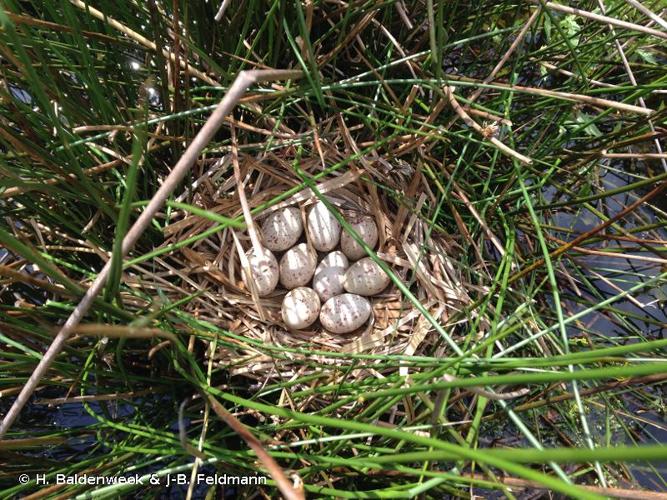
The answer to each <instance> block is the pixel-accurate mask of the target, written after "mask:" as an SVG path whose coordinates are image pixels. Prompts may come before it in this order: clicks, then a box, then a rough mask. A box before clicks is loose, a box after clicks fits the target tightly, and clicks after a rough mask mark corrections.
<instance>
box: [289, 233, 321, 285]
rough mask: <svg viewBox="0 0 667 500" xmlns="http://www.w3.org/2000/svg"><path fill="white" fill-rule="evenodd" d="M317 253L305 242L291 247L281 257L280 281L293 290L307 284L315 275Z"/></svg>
mask: <svg viewBox="0 0 667 500" xmlns="http://www.w3.org/2000/svg"><path fill="white" fill-rule="evenodd" d="M316 264H317V255H316V254H315V252H313V251H312V250H310V249H309V248H308V245H307V244H305V243H300V244H298V245H296V246H294V247H292V248H290V249H289V250H288V251H287V252H285V254H284V255H283V257H282V259H280V283H281V284H282V285H283V286H284V287H285V288H287V289H288V290H291V289H292V288H296V287H298V286H305V285H306V284H308V282H309V281H310V279H311V278H312V277H313V273H314V272H315V265H316Z"/></svg>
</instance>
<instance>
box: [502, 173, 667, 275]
mask: <svg viewBox="0 0 667 500" xmlns="http://www.w3.org/2000/svg"><path fill="white" fill-rule="evenodd" d="M666 188H667V182H663V183H661V184H659V185H658V186H656V187H655V188H653V189H652V190H651V191H649V192H648V193H647V194H645V195H644V196H642V197H641V198H639V199H638V200H636V201H635V202H634V203H632V204H630V205H628V206H627V207H625V208H624V209H623V210H621V211H620V212H618V213H617V214H616V215H614V216H613V217H610V218H609V219H607V220H606V221H605V222H603V223H602V224H600V225H598V226H596V227H594V228H593V229H591V230H590V231H586V232H585V233H583V234H580V235H579V236H577V237H576V238H575V239H573V240H572V241H569V242H567V243H566V244H564V245H562V246H560V247H558V248H557V249H556V250H553V251H552V252H550V253H549V258H550V259H554V258H556V257H558V256H559V255H562V254H564V253H565V252H567V251H568V250H570V249H572V248H573V247H575V246H577V245H578V244H579V243H582V242H584V241H586V240H587V239H589V238H590V237H592V236H595V235H596V234H597V233H599V232H600V231H602V230H603V229H605V228H607V227H609V226H611V225H612V224H613V223H614V222H616V221H618V220H620V219H622V218H623V217H625V216H626V215H628V214H629V213H630V212H632V211H634V210H635V209H636V208H637V207H639V206H640V205H642V204H643V203H646V202H647V201H649V200H650V199H652V198H654V197H655V196H656V195H658V194H660V193H661V192H662V191H664V190H665V189H666ZM544 262H545V260H544V258H543V257H540V258H539V259H537V260H536V261H535V262H533V263H532V264H530V265H528V266H526V267H524V268H523V269H522V270H521V271H519V272H518V273H516V274H514V275H512V276H510V278H509V280H508V284H512V283H514V282H515V281H516V280H518V279H520V278H522V277H524V276H526V275H527V274H528V273H530V272H532V271H534V270H535V269H537V268H538V267H540V266H542V265H543V264H544Z"/></svg>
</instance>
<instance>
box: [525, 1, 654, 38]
mask: <svg viewBox="0 0 667 500" xmlns="http://www.w3.org/2000/svg"><path fill="white" fill-rule="evenodd" d="M529 1H530V2H531V3H533V4H535V5H544V6H545V7H547V8H548V9H551V10H555V11H558V12H564V13H566V14H573V15H575V16H579V17H584V18H586V19H591V20H593V21H599V22H601V23H607V24H611V25H613V26H618V27H619V28H625V29H629V30H634V31H639V32H640V33H646V34H647V35H653V36H655V37H658V38H662V39H664V40H667V33H664V32H662V31H658V30H655V29H653V28H647V27H646V26H642V25H641V24H635V23H629V22H627V21H621V20H620V19H615V18H613V17H608V16H601V15H600V14H595V13H593V12H588V11H587V10H581V9H575V8H574V7H568V6H567V5H561V4H559V3H554V2H542V1H541V0H529Z"/></svg>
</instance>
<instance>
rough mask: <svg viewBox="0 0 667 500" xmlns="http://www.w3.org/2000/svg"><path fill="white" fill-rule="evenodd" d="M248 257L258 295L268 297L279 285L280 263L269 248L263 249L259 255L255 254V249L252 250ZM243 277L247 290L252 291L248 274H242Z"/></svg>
mask: <svg viewBox="0 0 667 500" xmlns="http://www.w3.org/2000/svg"><path fill="white" fill-rule="evenodd" d="M246 255H247V256H248V264H249V265H250V271H251V273H252V277H253V282H254V283H255V287H256V288H257V293H258V294H259V296H260V297H266V296H267V295H269V294H270V293H271V292H273V290H275V288H276V285H277V284H278V276H279V271H278V261H277V260H276V258H275V257H274V255H273V252H271V250H269V249H267V248H261V249H260V252H259V253H258V252H255V250H254V249H250V250H249V251H248V252H247V253H246ZM241 276H242V278H243V283H244V284H245V286H246V288H248V289H250V286H249V285H248V277H247V276H246V273H245V272H241Z"/></svg>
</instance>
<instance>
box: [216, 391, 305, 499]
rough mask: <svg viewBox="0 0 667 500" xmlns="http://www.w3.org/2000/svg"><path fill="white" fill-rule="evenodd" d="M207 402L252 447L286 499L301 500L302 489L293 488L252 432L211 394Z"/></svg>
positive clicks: (302, 497) (302, 495)
mask: <svg viewBox="0 0 667 500" xmlns="http://www.w3.org/2000/svg"><path fill="white" fill-rule="evenodd" d="M208 402H209V403H210V404H211V408H213V411H214V412H215V413H216V415H218V417H220V419H221V420H222V421H223V422H225V423H226V424H227V425H228V426H230V427H231V428H232V430H234V432H236V433H237V434H238V435H239V436H241V438H243V440H244V441H245V442H246V443H247V444H248V446H250V448H252V450H253V451H254V452H255V454H256V455H257V458H259V459H260V460H261V461H262V463H263V464H264V467H266V469H267V470H268V471H269V474H271V477H272V478H273V479H274V480H275V481H276V485H277V486H278V489H279V490H280V492H281V493H282V494H283V496H284V497H285V498H286V499H287V500H303V499H305V498H306V497H305V496H304V494H303V491H300V490H297V489H295V488H294V487H293V486H292V484H291V483H290V482H289V480H288V479H287V477H286V476H285V474H284V473H283V470H282V469H281V468H280V466H279V465H278V464H277V463H276V461H275V460H274V459H273V457H272V456H271V455H269V454H268V453H267V451H266V450H265V449H264V447H263V446H262V443H261V442H260V441H259V439H257V438H256V437H255V436H254V434H253V433H252V432H250V431H249V430H248V429H247V428H246V426H245V425H243V424H242V423H241V422H239V421H238V419H237V418H236V417H235V416H234V415H232V414H231V413H229V412H228V411H227V410H226V409H225V408H224V407H223V406H222V405H221V404H220V403H219V402H218V401H217V400H216V399H215V398H214V397H213V396H209V397H208Z"/></svg>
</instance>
